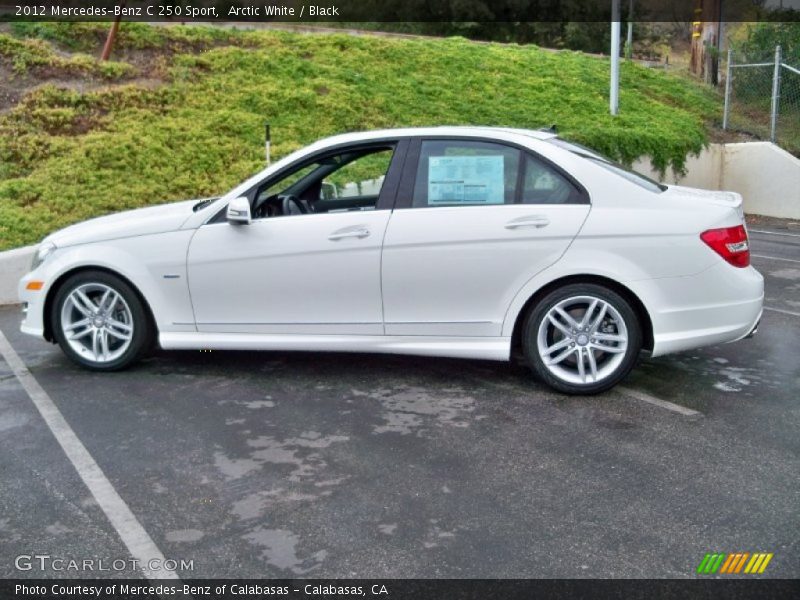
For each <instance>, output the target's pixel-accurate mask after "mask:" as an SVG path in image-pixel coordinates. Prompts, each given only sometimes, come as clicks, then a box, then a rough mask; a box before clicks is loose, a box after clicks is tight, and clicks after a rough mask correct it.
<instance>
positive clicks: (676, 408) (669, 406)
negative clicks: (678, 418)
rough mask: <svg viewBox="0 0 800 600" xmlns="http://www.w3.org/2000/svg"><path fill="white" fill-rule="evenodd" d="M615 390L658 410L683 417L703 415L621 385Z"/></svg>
mask: <svg viewBox="0 0 800 600" xmlns="http://www.w3.org/2000/svg"><path fill="white" fill-rule="evenodd" d="M615 389H616V390H617V391H618V392H622V394H623V395H625V396H628V397H629V398H633V399H635V400H641V401H642V402H647V403H648V404H652V405H653V406H658V407H660V408H665V409H667V410H671V411H672V412H676V413H678V414H681V415H683V416H684V417H697V416H703V413H701V412H698V411H696V410H692V409H691V408H686V407H685V406H681V405H680V404H674V403H672V402H668V401H667V400H662V399H661V398H656V397H655V396H651V395H650V394H648V393H646V392H640V391H639V390H634V389H631V388H629V387H625V386H622V385H618V386H617V387H616V388H615Z"/></svg>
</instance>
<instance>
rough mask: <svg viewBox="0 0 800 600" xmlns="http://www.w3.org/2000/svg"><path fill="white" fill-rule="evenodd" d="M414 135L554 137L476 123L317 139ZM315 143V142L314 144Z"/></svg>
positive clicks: (329, 141)
mask: <svg viewBox="0 0 800 600" xmlns="http://www.w3.org/2000/svg"><path fill="white" fill-rule="evenodd" d="M415 136H454V137H495V136H496V137H499V138H503V139H508V138H509V137H514V136H520V137H526V138H532V139H537V140H548V139H551V138H554V137H556V134H555V133H553V132H552V131H550V130H536V129H519V128H514V127H484V126H477V125H458V126H454V125H445V126H440V127H408V128H402V129H377V130H373V131H354V132H350V133H343V134H339V135H335V136H332V137H328V138H325V139H323V140H319V142H317V143H318V144H321V145H325V146H328V145H332V144H346V143H350V142H359V141H369V140H379V139H384V138H401V137H415ZM315 145H316V144H315Z"/></svg>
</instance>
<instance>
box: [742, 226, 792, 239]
mask: <svg viewBox="0 0 800 600" xmlns="http://www.w3.org/2000/svg"><path fill="white" fill-rule="evenodd" d="M747 231H748V232H749V233H761V234H764V235H782V236H785V237H800V233H784V232H783V231H765V230H763V229H749V228H748V230H747Z"/></svg>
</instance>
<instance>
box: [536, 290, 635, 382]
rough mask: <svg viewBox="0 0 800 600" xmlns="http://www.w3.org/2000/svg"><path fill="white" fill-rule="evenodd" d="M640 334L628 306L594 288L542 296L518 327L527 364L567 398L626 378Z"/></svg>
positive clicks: (633, 315)
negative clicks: (520, 328) (521, 330)
mask: <svg viewBox="0 0 800 600" xmlns="http://www.w3.org/2000/svg"><path fill="white" fill-rule="evenodd" d="M641 347H642V332H641V326H640V325H639V320H638V318H637V316H636V313H635V311H634V310H633V308H632V307H631V305H630V303H629V302H628V301H627V300H625V299H624V298H623V297H622V296H620V295H619V294H617V293H616V292H614V291H612V290H610V289H608V288H606V287H603V286H600V285H596V284H588V283H586V284H583V283H577V284H569V285H566V286H564V287H561V288H558V289H556V290H554V291H552V292H550V293H549V294H547V295H546V296H545V297H544V298H543V299H542V300H541V301H540V302H539V303H538V304H536V305H535V306H534V307H533V309H532V310H531V312H530V313H529V314H528V317H527V319H526V322H525V325H524V328H523V349H524V352H525V357H526V360H527V362H528V364H529V366H530V367H531V369H532V370H533V371H534V373H536V375H538V377H539V378H540V379H541V380H542V381H544V382H545V383H547V384H548V385H550V386H551V387H553V388H555V389H556V390H558V391H560V392H564V393H566V394H597V393H600V392H604V391H606V390H608V389H610V388H612V387H613V386H614V385H616V384H617V383H618V382H619V381H620V380H621V379H622V378H623V377H625V376H626V375H627V374H628V373H629V372H630V370H631V369H632V368H633V365H634V364H635V363H636V359H637V357H638V355H639V351H640V350H641Z"/></svg>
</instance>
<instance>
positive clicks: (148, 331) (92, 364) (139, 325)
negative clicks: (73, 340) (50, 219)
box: [50, 271, 155, 371]
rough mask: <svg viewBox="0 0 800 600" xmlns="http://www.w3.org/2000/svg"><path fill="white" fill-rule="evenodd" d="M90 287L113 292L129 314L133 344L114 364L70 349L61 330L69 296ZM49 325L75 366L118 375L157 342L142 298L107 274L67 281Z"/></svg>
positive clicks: (90, 273) (81, 274)
mask: <svg viewBox="0 0 800 600" xmlns="http://www.w3.org/2000/svg"><path fill="white" fill-rule="evenodd" d="M87 284H98V285H102V286H106V287H108V288H111V289H112V290H113V291H114V292H116V293H117V294H119V295H120V297H121V298H122V300H123V301H124V303H125V304H126V305H127V308H128V309H129V311H130V315H131V318H132V328H133V331H132V333H131V334H130V344H129V345H128V346H127V348H126V349H125V350H124V351H123V352H121V354H120V355H119V356H117V357H115V358H114V359H113V360H108V361H106V362H98V361H95V360H91V359H90V357H89V356H88V352H84V353H83V354H81V353H79V352H78V351H76V350H75V349H74V348H73V347H72V346H71V345H70V343H69V341H68V340H67V338H66V334H65V332H64V329H63V327H62V311H63V309H64V305H65V303H66V302H69V300H68V298H69V296H70V294H72V292H73V291H75V290H76V289H78V288H80V287H81V286H85V285H87ZM50 323H52V326H53V336H54V337H55V339H56V341H57V342H58V345H59V346H61V350H62V351H63V352H64V354H66V355H67V357H69V359H70V360H72V361H73V362H75V363H76V364H78V365H80V366H81V367H84V368H86V369H89V370H92V371H119V370H122V369H126V368H128V367H129V366H130V365H132V364H133V363H135V362H136V361H137V360H139V359H140V358H141V357H142V356H143V355H144V354H145V353H146V352H147V351H148V350H149V349H150V348H151V347H152V346H153V344H154V339H155V327H154V325H153V323H152V320H151V318H150V315H149V313H148V311H147V309H146V308H145V306H144V305H143V303H142V301H141V300H140V298H139V295H138V294H137V293H136V292H135V291H134V290H133V288H132V287H131V286H130V285H129V284H128V283H126V282H125V281H123V280H122V279H121V278H119V277H117V276H116V275H113V274H111V273H108V272H106V271H81V272H79V273H76V274H75V275H73V276H71V277H69V278H68V279H67V280H66V281H64V283H63V284H61V286H59V288H58V291H57V292H56V295H55V297H54V299H53V303H52V307H51V313H50ZM109 339H112V338H109Z"/></svg>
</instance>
